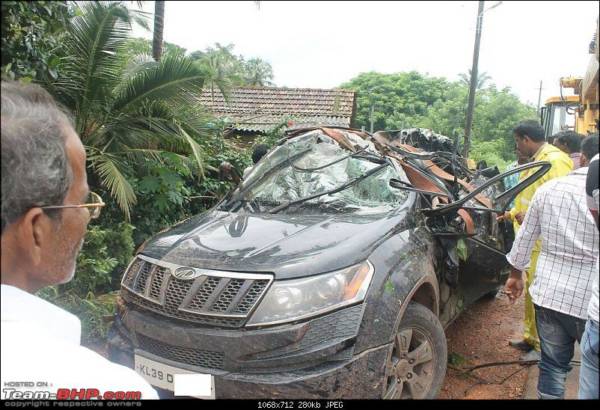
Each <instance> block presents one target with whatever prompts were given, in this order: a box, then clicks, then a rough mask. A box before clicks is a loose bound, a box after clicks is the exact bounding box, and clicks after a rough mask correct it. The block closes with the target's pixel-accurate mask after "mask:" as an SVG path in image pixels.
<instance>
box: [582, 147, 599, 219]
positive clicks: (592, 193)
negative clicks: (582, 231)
mask: <svg viewBox="0 0 600 410" xmlns="http://www.w3.org/2000/svg"><path fill="white" fill-rule="evenodd" d="M594 158H595V159H594V160H592V162H591V163H590V165H589V167H588V173H587V179H586V182H585V193H586V197H587V204H588V208H589V209H590V212H591V213H592V216H593V217H594V221H595V222H596V226H597V227H599V228H600V222H599V221H598V207H599V204H598V188H599V187H598V185H599V184H600V181H598V178H600V176H599V175H598V174H599V170H598V168H599V166H600V161H599V160H598V158H596V157H594Z"/></svg>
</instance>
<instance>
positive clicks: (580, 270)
mask: <svg viewBox="0 0 600 410" xmlns="http://www.w3.org/2000/svg"><path fill="white" fill-rule="evenodd" d="M586 175H587V168H579V169H577V170H575V171H573V172H571V173H570V174H569V175H567V176H565V177H562V178H555V179H553V180H550V181H548V182H547V183H545V184H544V185H542V186H541V187H540V188H538V190H537V191H536V193H535V194H534V196H533V199H532V200H531V205H530V207H529V209H528V210H527V213H526V214H525V220H524V221H523V225H522V226H521V229H520V230H519V232H518V234H517V237H516V238H515V241H514V243H513V246H512V249H511V251H510V253H509V254H508V255H506V259H508V262H509V263H510V264H511V265H512V266H514V267H515V268H517V269H519V270H525V268H526V267H527V266H528V265H529V260H530V257H531V251H532V249H533V246H534V244H535V241H536V240H537V239H538V238H541V239H542V250H541V252H540V256H539V258H538V262H537V267H536V271H535V279H534V281H533V284H532V285H531V287H530V288H529V293H530V294H531V299H532V300H533V303H535V304H536V305H538V306H542V307H545V308H547V309H551V310H555V311H557V312H561V313H564V314H566V315H570V316H575V317H578V318H580V319H587V308H588V304H589V301H590V297H591V295H592V283H593V280H594V278H595V277H596V276H597V272H596V261H597V260H598V244H599V242H600V240H599V238H598V229H597V228H596V224H595V223H594V220H593V218H592V215H591V214H590V212H589V210H588V208H587V203H586V197H585V180H586Z"/></svg>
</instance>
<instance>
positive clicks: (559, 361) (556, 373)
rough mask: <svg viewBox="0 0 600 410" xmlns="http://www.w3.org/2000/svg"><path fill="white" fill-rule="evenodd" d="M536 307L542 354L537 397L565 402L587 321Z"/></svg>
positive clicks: (536, 320)
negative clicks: (563, 400)
mask: <svg viewBox="0 0 600 410" xmlns="http://www.w3.org/2000/svg"><path fill="white" fill-rule="evenodd" d="M534 307H535V322H536V327H537V331H538V336H539V337H540V348H541V351H542V352H541V360H540V362H539V364H538V367H539V369H540V377H539V379H538V387H537V389H538V397H539V398H540V399H562V398H564V395H565V381H566V379H567V374H568V373H569V372H570V371H571V365H570V363H571V359H573V354H574V352H575V341H577V342H580V343H581V336H582V335H583V331H584V330H585V320H584V319H579V318H577V317H575V316H570V315H565V314H564V313H560V312H557V311H555V310H551V309H546V308H543V307H541V306H537V305H534Z"/></svg>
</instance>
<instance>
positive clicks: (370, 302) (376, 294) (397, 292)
mask: <svg viewBox="0 0 600 410" xmlns="http://www.w3.org/2000/svg"><path fill="white" fill-rule="evenodd" d="M434 244H435V242H434V240H433V238H432V237H431V235H430V234H429V232H427V230H426V229H425V228H424V227H419V228H412V229H407V230H405V231H403V232H400V233H398V234H396V235H394V236H393V237H391V238H389V239H388V240H387V241H385V242H384V243H382V244H381V245H380V246H379V247H378V248H377V249H375V250H374V251H373V252H372V253H371V256H370V257H369V260H370V262H371V263H372V264H373V267H374V269H375V273H374V276H373V279H372V282H371V285H370V288H369V292H368V294H367V298H366V299H365V304H366V307H365V313H364V315H363V320H362V323H361V327H360V330H359V333H358V336H357V341H356V345H355V353H360V352H362V351H364V350H366V349H372V348H376V347H379V346H382V345H384V344H387V343H390V342H391V340H392V339H393V337H394V334H395V331H396V329H397V327H398V325H399V323H400V320H401V318H402V315H403V314H404V312H405V310H406V307H407V306H408V303H409V302H410V301H411V300H415V301H416V302H418V303H421V304H424V305H425V306H426V307H427V308H429V309H431V310H432V311H433V312H434V314H435V315H436V316H437V315H438V313H439V286H438V279H437V276H436V273H435V272H436V265H435V264H436V258H435V245H434Z"/></svg>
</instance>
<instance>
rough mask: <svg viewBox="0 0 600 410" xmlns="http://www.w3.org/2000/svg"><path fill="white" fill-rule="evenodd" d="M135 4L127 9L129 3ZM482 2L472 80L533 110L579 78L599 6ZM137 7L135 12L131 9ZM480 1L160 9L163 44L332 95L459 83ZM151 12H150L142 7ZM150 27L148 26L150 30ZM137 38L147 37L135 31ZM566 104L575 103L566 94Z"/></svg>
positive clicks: (149, 7)
mask: <svg viewBox="0 0 600 410" xmlns="http://www.w3.org/2000/svg"><path fill="white" fill-rule="evenodd" d="M131 3H132V2H131ZM497 3H498V1H486V2H485V6H484V9H488V8H490V9H489V10H487V11H485V12H484V14H483V27H482V36H481V47H480V54H479V72H480V73H481V72H486V73H487V74H488V75H489V76H490V77H491V78H492V79H491V81H492V82H493V83H495V84H496V86H497V87H498V88H504V87H510V88H511V90H512V91H513V92H514V93H515V94H516V95H517V96H519V98H520V99H521V101H523V102H526V103H530V104H532V105H534V106H537V102H538V93H539V86H540V81H542V94H541V97H542V104H543V102H544V100H545V99H546V98H548V97H550V96H553V95H559V92H560V90H559V79H560V77H565V76H569V75H574V76H583V75H584V74H585V70H586V67H587V65H588V62H589V59H590V58H591V57H592V55H591V54H588V46H589V43H590V41H591V40H592V37H593V34H594V32H595V27H596V19H597V18H598V14H599V3H598V2H597V1H532V2H528V1H522V2H521V1H519V2H516V1H503V2H501V4H499V5H498V6H496V7H494V8H491V7H492V6H494V5H496V4H497ZM132 7H134V8H135V7H137V6H132ZM477 7H478V2H477V1H448V2H438V1H431V2H429V1H419V2H410V1H406V2H391V1H390V2H377V1H369V2H363V1H351V2H337V1H335V2H328V1H318V2H317V1H313V2H311V1H308V2H304V1H298V2H290V1H261V2H260V4H259V6H258V7H257V5H256V4H255V2H253V1H238V2H234V1H232V2H211V1H181V2H180V1H166V2H165V29H164V40H165V41H167V42H170V43H175V44H177V45H179V46H182V47H184V48H186V49H187V51H188V52H191V51H195V50H204V49H205V48H206V47H208V46H213V45H214V44H215V43H217V42H218V43H220V44H222V45H227V44H229V43H233V44H234V45H235V48H234V52H235V54H238V55H239V54H241V55H243V56H244V58H246V59H249V58H253V57H259V58H261V59H263V60H265V61H268V62H269V63H270V64H271V66H272V67H273V72H274V74H275V78H274V82H275V84H276V85H277V86H280V87H302V88H335V87H338V86H340V85H341V84H343V83H344V82H347V81H349V80H350V79H352V78H353V77H356V76H357V75H358V74H360V73H362V72H367V71H377V72H380V73H395V72H402V71H411V70H416V71H418V72H420V73H423V74H426V73H427V74H429V75H431V76H436V77H445V78H447V79H448V80H451V81H454V80H458V78H459V77H458V74H459V73H465V72H467V71H468V70H469V69H470V68H471V65H472V61H473V46H474V42H475V27H476V14H477ZM143 10H144V11H147V12H149V13H150V17H152V14H153V12H154V2H152V1H146V2H144V3H143ZM150 26H152V24H150ZM134 36H136V37H145V38H152V33H151V32H148V31H145V30H144V29H142V28H141V27H135V28H134ZM565 94H572V92H571V90H568V91H567V92H565Z"/></svg>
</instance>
